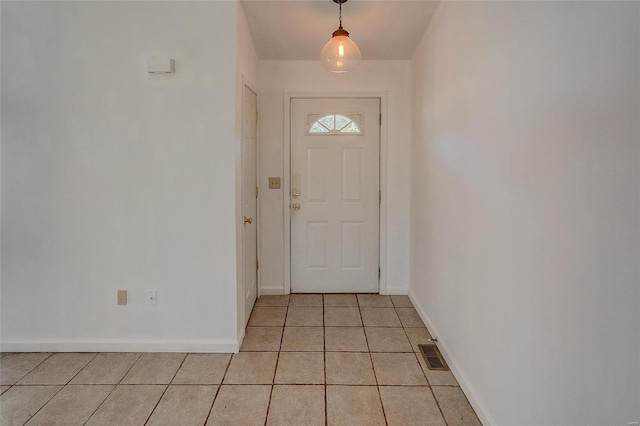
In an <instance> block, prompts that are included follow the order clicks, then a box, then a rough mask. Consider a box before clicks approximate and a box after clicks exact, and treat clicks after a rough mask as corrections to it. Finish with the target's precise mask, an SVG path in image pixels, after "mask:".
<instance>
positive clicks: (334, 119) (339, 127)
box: [308, 114, 362, 135]
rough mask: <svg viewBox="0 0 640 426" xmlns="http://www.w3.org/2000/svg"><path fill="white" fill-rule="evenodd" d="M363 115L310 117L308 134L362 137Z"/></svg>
mask: <svg viewBox="0 0 640 426" xmlns="http://www.w3.org/2000/svg"><path fill="white" fill-rule="evenodd" d="M361 117H362V115H360V114H354V115H353V116H346V115H343V114H329V115H323V116H320V115H309V117H308V118H309V120H308V123H311V126H310V127H309V132H308V134H310V135H361V134H362V130H360V125H359V124H358V123H357V122H359V121H361V120H362V118H361Z"/></svg>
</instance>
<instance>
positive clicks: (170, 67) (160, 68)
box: [147, 57, 176, 74]
mask: <svg viewBox="0 0 640 426" xmlns="http://www.w3.org/2000/svg"><path fill="white" fill-rule="evenodd" d="M175 68H176V66H175V60H174V59H169V58H155V57H154V58H149V59H147V72H148V73H149V74H173V73H174V72H175Z"/></svg>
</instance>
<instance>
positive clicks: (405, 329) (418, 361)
mask: <svg viewBox="0 0 640 426" xmlns="http://www.w3.org/2000/svg"><path fill="white" fill-rule="evenodd" d="M394 306H395V305H394ZM394 309H398V308H394ZM414 309H415V308H414ZM396 315H398V312H397V311H396ZM398 317H400V315H398ZM400 322H402V320H400ZM425 328H426V327H425ZM402 331H404V335H405V336H406V337H407V340H408V341H409V345H411V351H412V353H413V356H414V357H415V358H416V362H417V363H418V367H420V371H422V375H423V376H424V379H425V380H426V381H427V386H428V387H429V392H431V396H433V400H434V401H435V403H436V406H437V407H438V411H440V415H441V416H442V420H444V424H445V425H448V423H447V419H446V418H445V417H444V412H443V411H442V407H440V403H439V402H438V398H436V394H435V393H434V392H433V389H432V388H431V382H430V381H429V378H428V377H427V373H426V372H425V371H424V368H423V367H422V364H420V359H419V358H418V354H417V353H416V352H415V349H414V348H413V343H411V339H409V335H408V334H407V327H405V326H404V324H402ZM427 332H428V331H427ZM425 362H426V360H425Z"/></svg>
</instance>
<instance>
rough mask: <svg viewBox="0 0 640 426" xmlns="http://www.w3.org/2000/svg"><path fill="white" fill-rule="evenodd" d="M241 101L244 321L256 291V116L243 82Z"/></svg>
mask: <svg viewBox="0 0 640 426" xmlns="http://www.w3.org/2000/svg"><path fill="white" fill-rule="evenodd" d="M243 98H244V104H243V111H242V171H243V191H242V214H243V216H244V232H243V245H242V247H243V269H244V297H245V325H246V323H247V322H248V321H249V315H250V314H251V310H252V309H253V304H254V303H255V301H256V297H257V294H258V271H257V269H258V262H257V259H258V251H257V250H258V249H257V247H258V244H257V238H258V234H257V228H256V227H257V223H256V219H257V209H258V208H257V200H256V198H257V197H258V188H257V179H256V157H257V155H256V154H257V123H258V120H257V118H258V117H257V116H258V99H257V98H258V97H257V95H256V94H255V93H254V92H253V91H252V90H251V89H249V88H248V87H246V86H244V94H243Z"/></svg>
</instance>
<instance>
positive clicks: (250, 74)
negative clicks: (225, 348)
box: [235, 2, 258, 342]
mask: <svg viewBox="0 0 640 426" xmlns="http://www.w3.org/2000/svg"><path fill="white" fill-rule="evenodd" d="M237 8H238V29H237V31H238V32H237V52H236V55H237V56H236V61H237V66H236V68H237V71H236V110H235V113H236V134H235V136H236V264H237V265H236V270H237V277H238V288H237V290H238V291H237V303H238V318H237V319H238V325H237V326H238V341H240V342H241V341H242V339H243V338H244V329H245V327H244V325H245V324H246V321H245V319H246V318H245V294H246V293H245V287H244V285H245V282H244V265H243V259H244V257H243V232H244V220H243V219H244V217H243V212H242V200H243V196H242V182H243V179H242V178H243V173H244V170H243V167H242V122H243V117H242V113H243V102H244V98H243V94H244V85H245V84H246V85H248V86H249V87H250V88H252V89H253V90H258V88H257V86H256V84H257V81H258V55H257V53H256V48H255V46H254V44H253V38H252V36H251V30H250V29H249V24H248V23H247V17H246V15H245V13H244V9H243V8H242V4H241V3H240V2H238V3H237Z"/></svg>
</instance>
